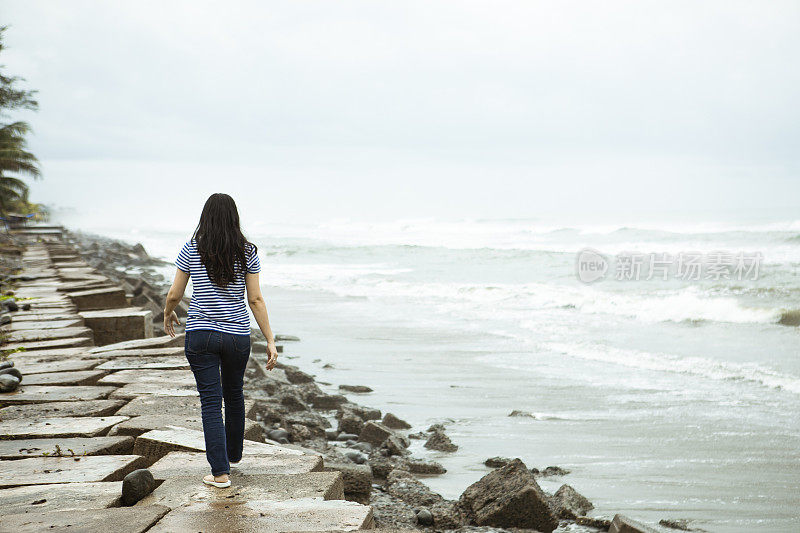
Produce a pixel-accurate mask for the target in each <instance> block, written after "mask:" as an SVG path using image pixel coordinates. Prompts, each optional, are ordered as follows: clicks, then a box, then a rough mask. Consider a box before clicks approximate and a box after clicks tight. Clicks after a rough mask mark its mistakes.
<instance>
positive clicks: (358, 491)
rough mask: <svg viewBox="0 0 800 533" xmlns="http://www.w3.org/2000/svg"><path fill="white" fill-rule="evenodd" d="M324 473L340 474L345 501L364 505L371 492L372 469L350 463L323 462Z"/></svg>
mask: <svg viewBox="0 0 800 533" xmlns="http://www.w3.org/2000/svg"><path fill="white" fill-rule="evenodd" d="M324 468H325V470H326V471H336V472H341V473H342V481H343V482H344V497H345V499H347V500H350V501H354V502H359V503H366V502H369V494H370V492H371V491H372V469H371V468H370V467H369V466H368V465H359V464H355V463H352V462H349V461H348V462H328V461H325V466H324Z"/></svg>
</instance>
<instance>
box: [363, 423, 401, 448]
mask: <svg viewBox="0 0 800 533" xmlns="http://www.w3.org/2000/svg"><path fill="white" fill-rule="evenodd" d="M392 435H394V433H392V430H391V429H389V428H387V427H386V426H384V425H383V424H381V423H380V422H373V421H371V420H370V421H369V422H367V423H366V424H364V428H363V429H362V430H361V433H359V435H358V440H360V441H362V442H369V443H370V444H372V445H373V446H375V447H376V448H377V447H380V445H381V444H383V442H384V441H385V440H386V439H388V438H389V437H391V436H392Z"/></svg>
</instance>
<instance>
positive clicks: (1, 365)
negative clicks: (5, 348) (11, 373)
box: [0, 359, 14, 369]
mask: <svg viewBox="0 0 800 533" xmlns="http://www.w3.org/2000/svg"><path fill="white" fill-rule="evenodd" d="M12 366H14V361H11V360H9V359H6V360H5V361H0V369H3V368H11V367H12Z"/></svg>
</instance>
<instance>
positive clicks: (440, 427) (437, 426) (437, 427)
mask: <svg viewBox="0 0 800 533" xmlns="http://www.w3.org/2000/svg"><path fill="white" fill-rule="evenodd" d="M425 431H427V432H429V433H430V432H431V431H444V424H431V425H430V427H428V429H426V430H425Z"/></svg>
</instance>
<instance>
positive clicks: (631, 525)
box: [608, 514, 658, 533]
mask: <svg viewBox="0 0 800 533" xmlns="http://www.w3.org/2000/svg"><path fill="white" fill-rule="evenodd" d="M608 533H658V531H657V530H656V529H654V528H652V527H650V526H648V525H645V524H642V523H641V522H637V521H636V520H633V519H632V518H628V517H627V516H625V515H621V514H618V515H615V516H614V519H613V520H611V526H610V527H609V528H608Z"/></svg>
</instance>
